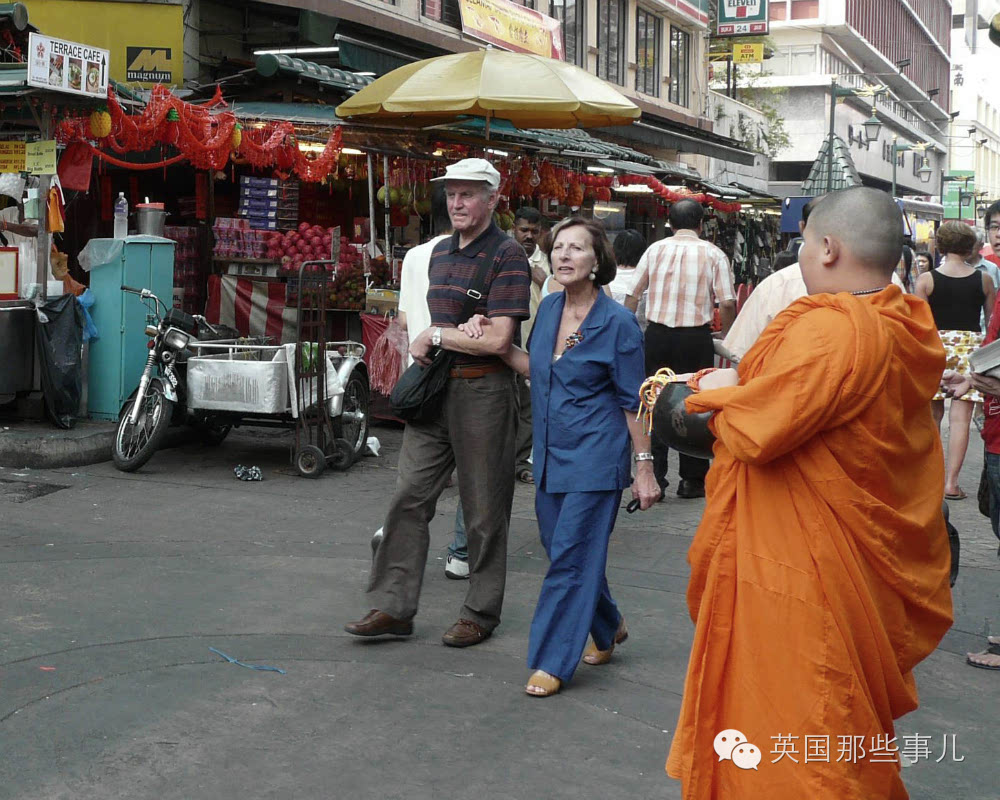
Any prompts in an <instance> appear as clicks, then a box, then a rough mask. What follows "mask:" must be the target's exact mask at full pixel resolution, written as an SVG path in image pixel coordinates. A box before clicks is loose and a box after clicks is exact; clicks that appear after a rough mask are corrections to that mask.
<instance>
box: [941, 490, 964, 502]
mask: <svg viewBox="0 0 1000 800" xmlns="http://www.w3.org/2000/svg"><path fill="white" fill-rule="evenodd" d="M968 496H969V495H967V494H966V493H965V492H964V491H962V490H961V489H959V490H958V493H957V494H946V495H945V496H944V499H945V500H964V499H965V498H966V497H968Z"/></svg>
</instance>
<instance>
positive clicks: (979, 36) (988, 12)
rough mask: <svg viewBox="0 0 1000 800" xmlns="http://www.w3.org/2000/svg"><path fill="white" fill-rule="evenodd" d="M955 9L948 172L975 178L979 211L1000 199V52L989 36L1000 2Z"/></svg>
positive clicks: (960, 0)
mask: <svg viewBox="0 0 1000 800" xmlns="http://www.w3.org/2000/svg"><path fill="white" fill-rule="evenodd" d="M953 10H954V15H953V17H952V19H953V24H952V31H951V36H952V38H951V47H952V59H953V63H952V74H951V103H952V108H953V109H954V110H955V111H956V112H958V116H957V117H956V118H955V120H954V121H953V122H952V124H951V148H950V155H951V158H950V161H949V165H948V167H949V170H950V171H954V172H956V173H968V172H972V173H974V184H973V187H972V192H971V193H972V194H974V195H975V197H974V198H973V200H974V204H975V205H976V206H978V210H979V211H980V212H981V211H982V207H983V206H984V205H989V204H990V203H992V202H993V201H994V200H997V199H1000V88H998V84H1000V48H997V47H996V46H994V45H993V44H992V43H991V42H990V41H989V40H988V39H987V36H986V28H987V26H988V25H989V20H990V19H991V18H992V17H993V16H994V15H995V14H997V13H1000V0H980V2H978V3H976V2H972V3H967V2H966V0H956V2H955V5H954V9H953ZM969 212H970V216H971V209H969ZM964 216H965V215H964V214H963V217H964ZM975 216H976V218H978V217H979V216H981V214H978V213H977V214H976V215H975Z"/></svg>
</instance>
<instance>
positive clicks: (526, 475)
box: [517, 469, 535, 483]
mask: <svg viewBox="0 0 1000 800" xmlns="http://www.w3.org/2000/svg"><path fill="white" fill-rule="evenodd" d="M517 479H518V480H519V481H521V483H534V482H535V476H534V475H533V474H532V472H531V470H530V469H520V470H518V471H517Z"/></svg>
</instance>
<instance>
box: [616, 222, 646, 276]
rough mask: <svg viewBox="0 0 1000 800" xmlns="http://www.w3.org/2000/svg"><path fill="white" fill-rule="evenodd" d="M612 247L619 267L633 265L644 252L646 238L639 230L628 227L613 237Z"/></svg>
mask: <svg viewBox="0 0 1000 800" xmlns="http://www.w3.org/2000/svg"><path fill="white" fill-rule="evenodd" d="M613 248H614V251H615V263H616V264H617V265H618V266H619V267H634V266H635V265H636V264H638V263H639V259H640V258H642V254H643V253H645V252H646V240H645V239H643V238H642V234H641V233H639V231H637V230H635V229H633V228H628V229H626V230H624V231H622V232H621V233H619V234H618V235H617V236H616V237H615V242H614V245H613Z"/></svg>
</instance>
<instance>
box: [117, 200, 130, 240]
mask: <svg viewBox="0 0 1000 800" xmlns="http://www.w3.org/2000/svg"><path fill="white" fill-rule="evenodd" d="M126 236H128V200H126V199H125V192H118V199H117V200H115V238H116V239H124V238H125V237H126Z"/></svg>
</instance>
